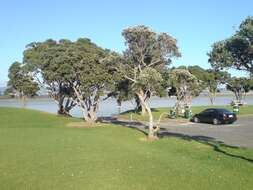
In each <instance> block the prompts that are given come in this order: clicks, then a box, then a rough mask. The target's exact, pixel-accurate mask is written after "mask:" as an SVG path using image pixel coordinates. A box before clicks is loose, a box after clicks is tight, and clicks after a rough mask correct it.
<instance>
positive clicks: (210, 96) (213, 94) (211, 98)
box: [209, 92, 216, 105]
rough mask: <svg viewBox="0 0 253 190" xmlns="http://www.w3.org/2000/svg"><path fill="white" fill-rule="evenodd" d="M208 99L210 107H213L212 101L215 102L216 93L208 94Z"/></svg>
mask: <svg viewBox="0 0 253 190" xmlns="http://www.w3.org/2000/svg"><path fill="white" fill-rule="evenodd" d="M209 98H210V102H211V105H214V101H215V98H216V93H215V92H209Z"/></svg>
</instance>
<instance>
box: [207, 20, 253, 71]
mask: <svg viewBox="0 0 253 190" xmlns="http://www.w3.org/2000/svg"><path fill="white" fill-rule="evenodd" d="M208 55H209V62H210V63H211V65H212V67H213V68H215V69H224V68H235V69H238V70H244V71H248V72H249V73H251V74H252V73H253V18H252V17H248V18H247V19H245V20H244V21H243V22H242V23H241V25H240V27H239V30H238V31H236V33H235V34H234V35H233V36H232V37H230V38H228V39H226V40H223V41H219V42H216V43H214V44H213V46H212V51H211V52H210V53H208Z"/></svg>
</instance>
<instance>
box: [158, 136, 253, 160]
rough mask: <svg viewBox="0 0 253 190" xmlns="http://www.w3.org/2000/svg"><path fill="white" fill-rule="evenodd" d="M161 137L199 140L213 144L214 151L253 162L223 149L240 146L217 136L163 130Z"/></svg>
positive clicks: (209, 144)
mask: <svg viewBox="0 0 253 190" xmlns="http://www.w3.org/2000/svg"><path fill="white" fill-rule="evenodd" d="M159 137H160V138H164V137H177V138H180V139H183V140H187V141H197V142H199V143H201V144H205V145H208V146H211V147H212V148H213V150H214V151H216V152H219V153H221V154H224V155H226V156H230V157H233V158H237V159H241V160H245V161H248V162H250V163H252V164H253V159H250V158H246V157H245V156H241V155H236V154H232V153H230V152H227V151H225V150H223V149H222V147H224V148H232V149H239V147H237V146H231V145H227V144H225V143H224V142H222V141H217V140H216V139H215V138H213V137H208V136H194V135H192V136H191V135H185V134H182V133H172V132H167V131H166V132H161V133H159Z"/></svg>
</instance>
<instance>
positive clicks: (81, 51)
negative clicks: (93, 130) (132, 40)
mask: <svg viewBox="0 0 253 190" xmlns="http://www.w3.org/2000/svg"><path fill="white" fill-rule="evenodd" d="M73 48H74V52H75V56H76V59H75V64H73V69H74V72H75V81H74V83H73V89H74V92H75V94H76V97H77V104H78V106H79V107H80V108H81V109H82V111H83V115H84V118H85V120H86V121H88V122H90V123H93V122H95V121H96V120H97V111H98V109H99V103H100V101H101V96H102V95H104V94H105V92H109V90H110V89H111V88H112V86H113V85H114V83H115V80H117V74H116V73H115V69H114V68H112V66H111V62H107V61H106V59H107V56H108V55H109V54H110V52H109V51H108V50H104V49H102V48H100V47H98V46H96V45H95V44H94V43H92V42H91V41H90V40H89V39H79V40H77V42H75V43H74V45H73Z"/></svg>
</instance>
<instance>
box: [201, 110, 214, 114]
mask: <svg viewBox="0 0 253 190" xmlns="http://www.w3.org/2000/svg"><path fill="white" fill-rule="evenodd" d="M213 112H214V110H213V109H208V110H205V111H203V112H202V114H205V115H206V114H210V113H213Z"/></svg>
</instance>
